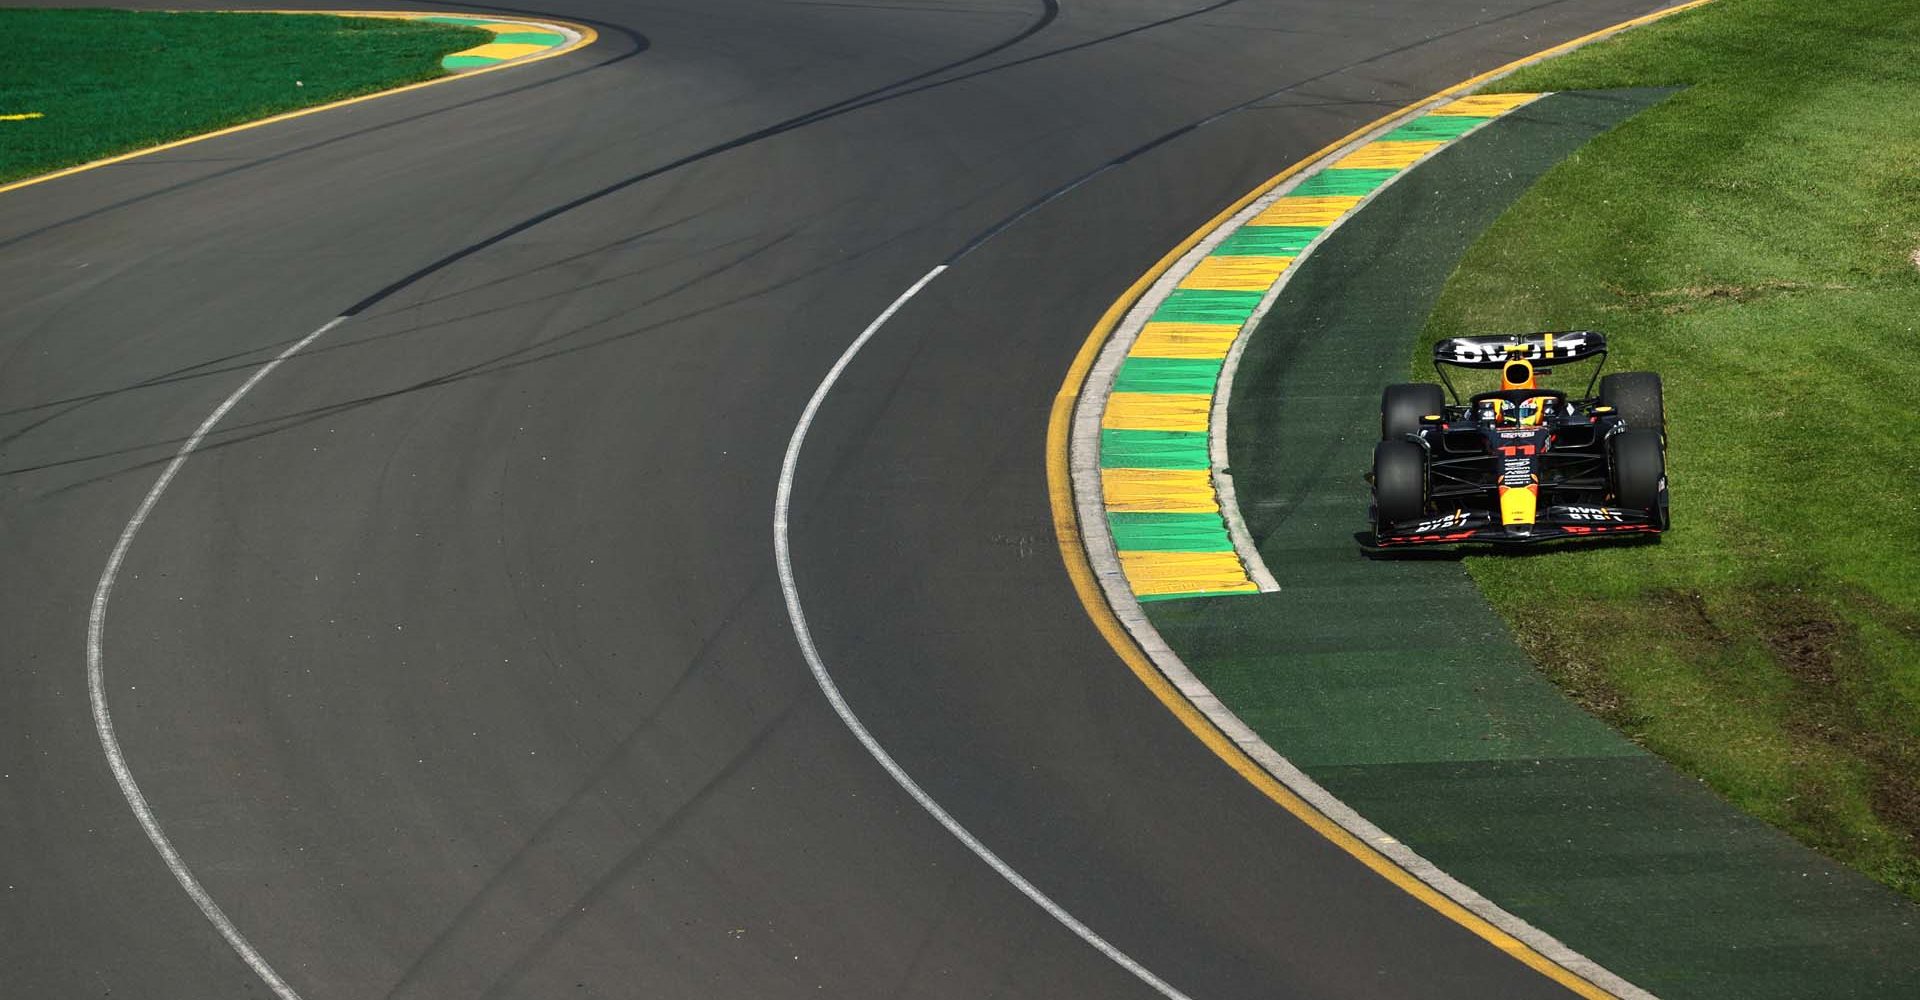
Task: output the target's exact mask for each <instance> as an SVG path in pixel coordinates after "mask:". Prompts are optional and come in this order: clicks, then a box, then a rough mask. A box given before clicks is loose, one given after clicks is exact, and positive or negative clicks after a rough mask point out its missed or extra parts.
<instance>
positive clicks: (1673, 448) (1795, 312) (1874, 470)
mask: <svg viewBox="0 0 1920 1000" xmlns="http://www.w3.org/2000/svg"><path fill="white" fill-rule="evenodd" d="M1663 85H1686V86H1688V88H1689V89H1687V90H1685V91H1683V92H1681V93H1679V94H1677V95H1675V96H1674V97H1673V98H1671V99H1670V100H1668V101H1667V102H1666V103H1665V104H1663V105H1661V106H1659V107H1656V108H1654V109H1652V110H1651V111H1648V112H1646V113H1644V114H1642V115H1640V116H1639V117H1637V118H1635V119H1633V120H1631V121H1629V122H1628V123H1627V124H1625V125H1623V126H1622V127H1620V128H1618V129H1616V130H1615V131H1613V132H1611V133H1609V134H1607V135H1605V136H1602V137H1601V138H1599V139H1598V140H1596V141H1595V142H1593V143H1592V144H1590V145H1589V146H1588V147H1587V148H1586V149H1584V150H1582V151H1581V152H1580V153H1578V154H1577V155H1575V156H1574V157H1572V158H1570V159H1568V160H1567V161H1566V162H1564V163H1562V164H1561V165H1560V166H1558V167H1556V168H1555V169H1554V170H1553V171H1551V172H1550V173H1549V174H1547V176H1545V177H1544V178H1542V180H1541V181H1540V183H1539V184H1538V185H1536V186H1535V188H1534V189H1533V190H1532V191H1530V192H1529V193H1528V194H1527V195H1526V196H1525V197H1524V198H1523V199H1522V200H1521V201H1520V202H1519V203H1517V204H1516V205H1515V206H1514V207H1513V208H1512V209H1511V210H1509V211H1508V212H1507V213H1506V214H1505V215H1504V216H1503V217H1502V218H1501V219H1500V220H1499V222H1498V223H1496V224H1495V225H1494V226H1493V227H1492V228H1491V229H1489V230H1488V231H1487V232H1486V233H1485V234H1484V235H1483V236H1482V237H1481V239H1480V240H1479V242H1478V243H1476V244H1475V246H1474V247H1473V249H1472V250H1471V251H1470V252H1469V254H1468V255H1467V257H1466V258H1465V260H1464V261H1463V262H1462V264H1461V266H1460V268H1459V270H1458V271H1457V272H1456V273H1455V274H1454V275H1453V277H1452V278H1451V279H1450V280H1449V283H1448V285H1447V289H1446V291H1445V293H1444V294H1443V296H1442V299H1441V302H1440V304H1439V305H1438V307H1437V308H1436V309H1435V311H1434V314H1433V316H1432V317H1431V319H1430V321H1429V323H1428V327H1427V331H1426V334H1427V336H1426V339H1425V341H1424V344H1423V347H1422V348H1421V350H1420V353H1419V357H1420V358H1422V359H1424V358H1425V357H1426V356H1427V351H1428V349H1429V348H1430V347H1431V344H1432V342H1433V340H1434V339H1435V338H1437V337H1442V336H1453V335H1458V334H1466V333H1476V332H1506V331H1513V330H1522V329H1548V330H1550V329H1566V328H1582V327H1591V328H1598V329H1602V330H1605V331H1607V332H1608V333H1609V334H1610V336H1611V337H1612V338H1613V346H1614V348H1615V354H1614V356H1613V359H1612V361H1613V364H1612V365H1611V366H1610V370H1616V371H1618V370H1634V369H1648V370H1654V371H1659V372H1660V373H1661V374H1662V375H1663V376H1664V378H1665V381H1666V393H1667V412H1668V427H1669V433H1670V436H1671V441H1670V445H1669V454H1668V469H1669V474H1670V478H1671V481H1672V484H1673V485H1672V491H1673V492H1672V496H1673V517H1674V530H1673V532H1672V533H1670V534H1669V535H1667V536H1666V537H1665V539H1664V540H1663V542H1662V544H1660V545H1658V546H1646V547H1634V548H1617V549H1603V550H1586V551H1565V552H1555V553H1551V554H1542V555H1537V556H1532V557H1523V558H1502V557H1476V558H1470V559H1469V560H1468V563H1467V565H1468V569H1469V571H1470V572H1471V573H1472V575H1473V577H1474V579H1475V580H1476V581H1477V582H1478V583H1479V584H1480V585H1481V588H1482V590H1483V591H1484V592H1485V593H1486V594H1487V596H1488V597H1489V599H1490V600H1491V601H1492V602H1493V604H1494V605H1495V607H1496V608H1497V609H1498V610H1499V611H1500V613H1501V614H1502V616H1503V617H1504V618H1505V619H1506V620H1507V622H1508V623H1509V624H1510V625H1511V627H1512V628H1513V629H1514V631H1515V633H1516V635H1517V636H1518V638H1519V639H1520V641H1521V643H1522V644H1523V645H1524V646H1526V647H1527V648H1528V650H1529V651H1530V652H1532V653H1533V654H1534V655H1535V657H1536V659H1537V660H1538V661H1539V662H1540V663H1541V665H1542V666H1543V668H1544V669H1545V670H1546V671H1547V672H1548V673H1549V674H1550V675H1552V676H1553V677H1554V678H1555V679H1556V680H1558V681H1559V682H1561V683H1562V684H1563V685H1564V686H1566V687H1568V688H1569V689H1570V690H1571V691H1572V692H1573V693H1574V694H1575V696H1576V697H1578V698H1580V699H1581V700H1583V701H1584V702H1585V703H1586V704H1587V705H1588V706H1589V707H1591V708H1593V709H1594V710H1595V711H1597V712H1598V713H1600V714H1601V715H1602V716H1603V717H1605V718H1607V719H1608V720H1609V721H1611V722H1613V723H1615V724H1616V725H1618V726H1619V727H1620V728H1621V729H1623V730H1624V731H1625V732H1627V733H1628V734H1629V735H1630V736H1632V737H1633V738H1634V739H1635V740H1637V741H1639V742H1641V743H1642V744H1644V745H1645V746H1647V747H1649V748H1650V749H1652V750H1654V751H1656V752H1658V753H1660V754H1662V755H1664V756H1666V757H1668V758H1669V759H1671V760H1672V761H1674V762H1675V763H1676V764H1678V765H1679V766H1681V767H1682V768H1685V769H1686V770H1688V771H1691V772H1692V773H1694V774H1697V775H1699V776H1701V777H1703V778H1705V779H1706V780H1707V781H1708V782H1709V783H1711V784H1712V785H1713V786H1714V787H1715V788H1716V789H1718V790H1719V791H1720V792H1721V793H1722V794H1724V795H1725V796H1726V797H1728V798H1729V799H1731V800H1732V801H1734V802H1735V803H1737V804H1738V805H1740V806H1741V807H1743V808H1745V809H1747V810H1749V811H1750V812H1752V813H1754V814H1756V815H1758V816H1760V817H1762V818H1764V819H1766V820H1768V821H1770V822H1772V823H1775V824H1776V825H1778V826H1780V827H1782V828H1784V829H1786V830H1787V831H1789V832H1791V833H1792V834H1793V835H1794V836H1796V837H1798V838H1799V839H1801V840H1802V841H1804V842H1805V843H1807V844H1809V845H1811V846H1813V847H1815V848H1818V849H1820V850H1822V851H1825V852H1827V853H1828V854H1830V855H1831V856H1833V857H1835V858H1838V859H1840V860H1842V861H1844V862H1847V863H1849V864H1851V865H1853V866H1855V867H1857V868H1859V869H1861V870H1863V871H1865V872H1867V873H1868V874H1870V875H1872V876H1873V877H1875V878H1878V879H1880V880H1881V881H1883V882H1885V883H1887V884H1889V885H1892V886H1894V887H1896V888H1898V889H1900V890H1902V891H1904V892H1906V893H1908V894H1909V895H1912V896H1915V897H1917V898H1920V267H1917V266H1916V256H1915V255H1916V253H1920V99H1916V96H1915V95H1916V94H1920V5H1913V4H1889V3H1884V2H1880V0H1823V2H1820V3H1806V2H1804V0H1719V2H1717V3H1714V4H1711V5H1709V6H1707V7H1705V8H1702V9H1699V10H1696V11H1692V12H1688V13H1684V14H1680V15H1676V16H1675V17H1673V18H1671V19H1669V20H1667V21H1663V22H1661V23H1659V24H1656V25H1653V26H1650V27H1647V28H1642V29H1638V30H1635V31H1632V32H1628V33H1626V34H1624V35H1622V36H1620V37H1618V38H1616V39H1614V40H1610V41H1607V42H1603V43H1600V44H1597V45H1594V46H1591V47H1589V48H1587V49H1584V50H1581V51H1579V52H1577V53H1574V54H1572V55H1570V56H1568V57H1565V58H1562V59H1559V60H1555V61H1551V62H1548V63H1544V64H1541V65H1538V66H1534V67H1530V68H1528V69H1525V70H1522V71H1521V72H1519V73H1517V74H1515V75H1514V76H1512V77H1510V78H1508V79H1506V80H1504V81H1501V83H1500V84H1499V86H1498V87H1497V88H1495V89H1500V90H1510V91H1527V90H1574V89H1598V88H1612V87H1628V86H1663ZM1415 367H1416V370H1418V371H1421V372H1422V373H1423V374H1425V375H1427V376H1428V377H1431V370H1430V369H1428V368H1427V367H1426V364H1425V362H1424V361H1416V365H1415ZM1566 388H1571V387H1570V386H1566Z"/></svg>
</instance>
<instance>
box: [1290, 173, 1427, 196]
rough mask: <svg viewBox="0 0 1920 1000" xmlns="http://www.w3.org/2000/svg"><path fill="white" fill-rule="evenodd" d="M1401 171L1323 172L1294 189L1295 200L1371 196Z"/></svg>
mask: <svg viewBox="0 0 1920 1000" xmlns="http://www.w3.org/2000/svg"><path fill="white" fill-rule="evenodd" d="M1399 172H1400V171H1398V170H1393V169H1389V168H1384V167H1383V168H1377V169H1367V170H1322V171H1320V172H1319V173H1317V174H1314V175H1313V176H1312V177H1309V178H1307V179H1306V180H1304V181H1301V182H1300V186H1299V187H1297V188H1294V189H1293V191H1292V196H1293V197H1295V198H1312V197H1315V196H1317V195H1328V194H1344V195H1355V194H1371V193H1373V189H1374V188H1377V187H1379V186H1380V185H1382V184H1385V183H1386V182H1388V181H1390V180H1392V179H1393V177H1394V175H1396V174H1398V173H1399Z"/></svg>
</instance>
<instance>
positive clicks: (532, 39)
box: [493, 31, 567, 45]
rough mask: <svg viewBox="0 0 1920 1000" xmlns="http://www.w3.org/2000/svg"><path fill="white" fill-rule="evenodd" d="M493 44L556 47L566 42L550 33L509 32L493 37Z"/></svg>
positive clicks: (559, 36)
mask: <svg viewBox="0 0 1920 1000" xmlns="http://www.w3.org/2000/svg"><path fill="white" fill-rule="evenodd" d="M493 40H494V41H495V42H505V43H507V44H509V45H558V44H560V43H561V42H564V41H566V40H567V36H565V35H556V34H554V33H553V32H551V31H509V32H507V33H505V34H501V35H495V36H493Z"/></svg>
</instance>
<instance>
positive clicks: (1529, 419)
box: [1514, 396, 1554, 427]
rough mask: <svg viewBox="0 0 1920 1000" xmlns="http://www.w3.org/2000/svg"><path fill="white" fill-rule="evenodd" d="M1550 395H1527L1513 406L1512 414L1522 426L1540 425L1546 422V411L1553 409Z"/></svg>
mask: <svg viewBox="0 0 1920 1000" xmlns="http://www.w3.org/2000/svg"><path fill="white" fill-rule="evenodd" d="M1553 402H1554V400H1553V397H1552V396H1528V397H1527V398H1526V399H1524V400H1522V401H1521V402H1520V405H1519V406H1517V407H1515V408H1514V409H1515V413H1514V416H1515V418H1516V420H1517V422H1518V423H1519V424H1520V426H1522V427H1542V426H1545V425H1546V422H1547V412H1548V411H1549V410H1551V409H1553Z"/></svg>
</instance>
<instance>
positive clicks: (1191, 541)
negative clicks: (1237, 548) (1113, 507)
mask: <svg viewBox="0 0 1920 1000" xmlns="http://www.w3.org/2000/svg"><path fill="white" fill-rule="evenodd" d="M1107 526H1108V527H1110V528H1112V529H1113V546H1114V548H1116V549H1119V550H1120V551H1122V552H1232V551H1233V539H1232V538H1229V537H1227V524H1226V522H1225V521H1222V520H1220V516H1219V515H1218V514H1157V513H1156V514H1144V513H1114V514H1108V515H1107Z"/></svg>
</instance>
